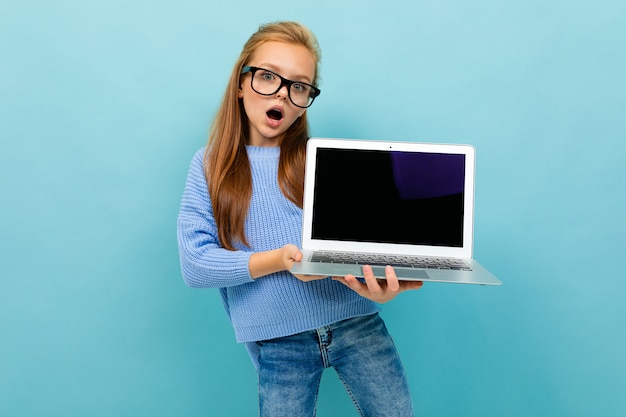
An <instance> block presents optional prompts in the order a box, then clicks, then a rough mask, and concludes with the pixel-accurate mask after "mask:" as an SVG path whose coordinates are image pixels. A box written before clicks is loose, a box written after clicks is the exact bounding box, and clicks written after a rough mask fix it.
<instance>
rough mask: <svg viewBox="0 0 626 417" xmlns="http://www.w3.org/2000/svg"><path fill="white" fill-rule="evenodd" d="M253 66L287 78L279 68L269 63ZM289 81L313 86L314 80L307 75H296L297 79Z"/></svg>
mask: <svg viewBox="0 0 626 417" xmlns="http://www.w3.org/2000/svg"><path fill="white" fill-rule="evenodd" d="M253 66H255V67H260V68H265V69H268V70H270V71H272V72H275V73H276V74H279V75H281V76H283V77H285V76H284V75H283V74H281V73H280V70H279V68H278V67H276V66H275V65H272V64H269V63H264V64H263V63H262V64H259V65H253ZM285 78H287V77H285ZM289 80H290V81H301V82H305V83H308V84H311V85H312V84H313V80H312V79H310V78H309V77H308V76H306V75H301V74H298V75H296V78H295V79H289Z"/></svg>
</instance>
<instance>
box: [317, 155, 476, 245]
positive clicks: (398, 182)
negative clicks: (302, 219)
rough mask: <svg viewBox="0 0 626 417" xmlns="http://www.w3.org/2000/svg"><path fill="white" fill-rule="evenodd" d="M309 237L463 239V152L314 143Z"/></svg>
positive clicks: (451, 241) (401, 241)
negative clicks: (320, 146) (317, 146)
mask: <svg viewBox="0 0 626 417" xmlns="http://www.w3.org/2000/svg"><path fill="white" fill-rule="evenodd" d="M315 163H316V168H315V185H316V186H315V191H314V196H313V213H312V216H313V223H312V236H311V237H312V238H313V239H320V240H337V241H345V242H347V241H356V242H371V243H374V242H379V243H394V244H408V245H425V246H449V247H462V246H463V215H464V208H463V207H464V195H465V190H464V184H465V155H463V154H444V153H428V152H407V151H395V150H394V151H392V150H389V151H386V150H356V149H335V148H320V149H318V150H317V158H316V161H315Z"/></svg>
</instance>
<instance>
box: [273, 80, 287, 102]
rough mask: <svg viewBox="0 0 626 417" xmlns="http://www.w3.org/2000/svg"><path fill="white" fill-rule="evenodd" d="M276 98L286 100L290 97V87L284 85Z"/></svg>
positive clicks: (279, 89)
mask: <svg viewBox="0 0 626 417" xmlns="http://www.w3.org/2000/svg"><path fill="white" fill-rule="evenodd" d="M276 97H279V98H283V99H286V98H287V97H289V85H288V84H286V83H282V84H281V85H280V87H279V88H278V91H277V92H276Z"/></svg>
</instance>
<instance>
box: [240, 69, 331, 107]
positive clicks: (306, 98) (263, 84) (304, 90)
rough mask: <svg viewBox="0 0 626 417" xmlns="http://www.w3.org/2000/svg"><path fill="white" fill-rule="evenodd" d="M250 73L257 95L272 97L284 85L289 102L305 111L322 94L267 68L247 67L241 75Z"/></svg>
mask: <svg viewBox="0 0 626 417" xmlns="http://www.w3.org/2000/svg"><path fill="white" fill-rule="evenodd" d="M248 72H250V73H252V78H251V80H250V86H251V87H252V89H253V90H254V91H255V92H256V93H258V94H261V95H263V96H271V95H272V94H276V93H277V92H278V90H280V89H281V88H282V87H283V85H286V86H287V92H288V94H289V100H291V102H292V103H293V104H294V106H298V107H301V108H303V109H305V108H307V107H309V106H311V104H313V100H315V97H317V96H319V95H320V93H321V91H320V90H319V89H318V88H317V87H314V86H312V85H311V84H307V83H304V82H301V81H291V80H288V79H286V78H284V77H281V76H280V75H278V74H276V73H275V72H274V71H270V70H267V69H265V68H259V67H250V66H245V67H243V69H242V70H241V75H243V74H246V73H248Z"/></svg>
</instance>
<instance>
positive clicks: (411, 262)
mask: <svg viewBox="0 0 626 417" xmlns="http://www.w3.org/2000/svg"><path fill="white" fill-rule="evenodd" d="M311 262H331V263H336V264H362V265H371V266H387V265H391V266H393V267H399V268H402V267H404V268H424V269H428V268H430V269H453V270H457V271H471V270H472V268H471V267H470V266H469V265H468V264H467V262H465V261H463V260H462V259H454V258H439V257H427V256H401V255H372V254H359V253H350V252H330V251H318V252H314V253H313V256H312V257H311Z"/></svg>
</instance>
